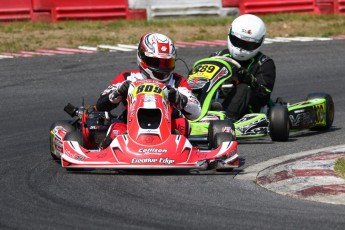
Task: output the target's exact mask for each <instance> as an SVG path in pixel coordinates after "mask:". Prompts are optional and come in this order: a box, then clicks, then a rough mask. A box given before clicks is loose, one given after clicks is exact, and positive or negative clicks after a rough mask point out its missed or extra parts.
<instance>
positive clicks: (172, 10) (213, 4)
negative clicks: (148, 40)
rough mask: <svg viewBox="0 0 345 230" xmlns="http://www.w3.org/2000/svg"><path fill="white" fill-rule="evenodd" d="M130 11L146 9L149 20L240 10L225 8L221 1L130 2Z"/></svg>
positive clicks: (136, 0)
mask: <svg viewBox="0 0 345 230" xmlns="http://www.w3.org/2000/svg"><path fill="white" fill-rule="evenodd" d="M128 8H129V9H146V13H147V19H148V20H149V19H152V18H162V17H173V16H203V15H215V16H217V15H218V16H226V15H235V14H238V8H226V9H225V8H223V7H222V1H221V0H197V1H195V0H194V1H193V0H175V1H167V0H128Z"/></svg>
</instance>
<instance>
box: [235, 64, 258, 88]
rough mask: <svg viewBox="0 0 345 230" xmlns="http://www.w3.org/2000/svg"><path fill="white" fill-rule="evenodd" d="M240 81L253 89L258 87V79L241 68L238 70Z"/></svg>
mask: <svg viewBox="0 0 345 230" xmlns="http://www.w3.org/2000/svg"><path fill="white" fill-rule="evenodd" d="M236 73H237V76H238V81H239V82H241V83H245V84H247V85H249V86H251V87H253V88H255V87H256V86H257V84H258V83H257V79H256V78H255V77H254V75H253V74H251V73H249V72H248V71H247V70H246V69H245V68H243V67H241V68H239V69H238V70H237V72H236Z"/></svg>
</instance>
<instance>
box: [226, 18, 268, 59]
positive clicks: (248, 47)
mask: <svg viewBox="0 0 345 230" xmlns="http://www.w3.org/2000/svg"><path fill="white" fill-rule="evenodd" d="M265 35H266V26H265V23H264V22H263V21H262V20H261V19H260V18H259V17H257V16H255V15H252V14H244V15H241V16H239V17H237V18H236V19H235V20H234V21H233V22H232V24H231V26H230V29H229V34H228V48H229V52H230V55H231V56H232V57H233V58H235V59H236V60H239V61H246V60H249V59H251V58H252V57H254V56H255V55H256V54H257V53H258V52H259V51H260V48H261V45H262V43H263V42H264V40H265Z"/></svg>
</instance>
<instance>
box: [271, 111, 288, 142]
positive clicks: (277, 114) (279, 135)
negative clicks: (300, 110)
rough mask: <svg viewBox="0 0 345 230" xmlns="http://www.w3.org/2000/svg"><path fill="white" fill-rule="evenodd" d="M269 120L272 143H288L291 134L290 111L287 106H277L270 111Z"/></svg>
mask: <svg viewBox="0 0 345 230" xmlns="http://www.w3.org/2000/svg"><path fill="white" fill-rule="evenodd" d="M268 119H269V121H270V124H269V134H270V137H271V139H272V141H287V140H288V139H289V133H290V125H289V112H288V109H287V108H286V107H285V106H282V105H276V106H274V107H272V108H271V109H270V111H269V113H268Z"/></svg>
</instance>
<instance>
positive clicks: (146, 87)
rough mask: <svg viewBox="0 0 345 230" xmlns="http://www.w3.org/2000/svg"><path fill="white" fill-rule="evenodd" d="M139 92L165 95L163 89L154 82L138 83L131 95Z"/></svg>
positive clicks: (134, 95)
mask: <svg viewBox="0 0 345 230" xmlns="http://www.w3.org/2000/svg"><path fill="white" fill-rule="evenodd" d="M141 93H144V94H158V95H160V96H162V97H164V96H165V94H164V92H163V90H162V89H161V88H160V87H158V86H157V85H155V84H142V85H139V86H137V87H135V89H134V90H133V93H132V95H133V97H136V96H137V95H138V94H141Z"/></svg>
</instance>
